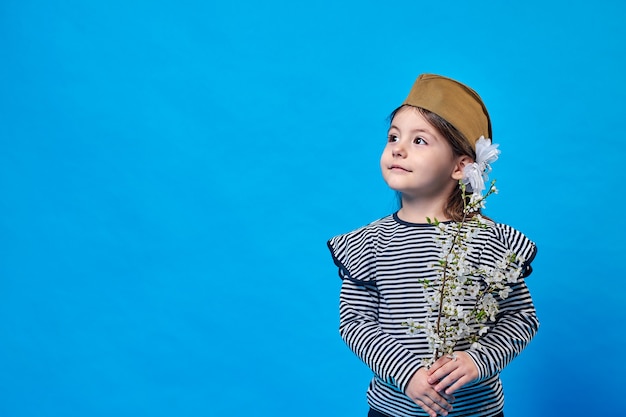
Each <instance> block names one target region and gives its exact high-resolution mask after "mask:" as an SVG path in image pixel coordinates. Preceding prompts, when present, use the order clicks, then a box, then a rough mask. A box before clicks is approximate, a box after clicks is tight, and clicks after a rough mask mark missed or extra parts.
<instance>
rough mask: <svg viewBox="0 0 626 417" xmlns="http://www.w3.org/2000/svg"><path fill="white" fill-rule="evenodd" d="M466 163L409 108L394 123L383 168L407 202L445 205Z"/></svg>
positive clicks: (389, 181) (386, 176)
mask: <svg viewBox="0 0 626 417" xmlns="http://www.w3.org/2000/svg"><path fill="white" fill-rule="evenodd" d="M464 160H465V158H464V157H458V156H455V155H454V154H453V152H452V148H451V147H450V144H449V143H448V141H447V140H446V139H445V138H444V137H443V136H442V135H441V133H439V131H438V130H437V129H435V128H434V127H433V126H432V125H431V124H430V123H428V121H426V119H425V118H424V116H422V114H421V113H420V112H419V110H417V109H416V108H414V107H409V106H407V107H404V108H402V109H400V110H399V111H398V112H397V113H396V114H395V116H394V118H393V120H392V121H391V127H390V128H389V133H388V137H387V146H385V149H384V151H383V154H382V156H381V158H380V167H381V169H382V174H383V178H384V179H385V182H386V183H387V185H388V186H389V187H390V188H391V189H393V190H395V191H399V192H400V193H402V195H403V198H412V199H422V200H424V199H428V200H431V201H438V200H441V201H442V202H445V201H446V200H447V199H448V197H449V196H450V193H451V192H452V191H453V189H454V187H456V186H458V182H459V180H460V179H461V178H462V175H463V163H462V161H464Z"/></svg>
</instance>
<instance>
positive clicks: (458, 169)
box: [452, 155, 474, 181]
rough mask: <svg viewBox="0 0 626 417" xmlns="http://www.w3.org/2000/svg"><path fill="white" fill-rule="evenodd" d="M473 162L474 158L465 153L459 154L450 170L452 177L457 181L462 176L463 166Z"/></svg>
mask: <svg viewBox="0 0 626 417" xmlns="http://www.w3.org/2000/svg"><path fill="white" fill-rule="evenodd" d="M473 162H474V160H473V159H472V158H470V157H469V156H467V155H462V156H459V157H458V158H457V160H456V165H455V166H454V171H452V179H454V180H457V181H459V180H460V179H461V178H463V168H465V166H466V165H469V164H471V163H473Z"/></svg>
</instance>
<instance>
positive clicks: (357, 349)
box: [339, 279, 422, 392]
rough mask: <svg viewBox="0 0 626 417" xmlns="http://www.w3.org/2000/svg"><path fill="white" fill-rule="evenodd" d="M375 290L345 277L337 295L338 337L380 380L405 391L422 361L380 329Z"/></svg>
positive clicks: (376, 292) (368, 285) (376, 291)
mask: <svg viewBox="0 0 626 417" xmlns="http://www.w3.org/2000/svg"><path fill="white" fill-rule="evenodd" d="M378 297H379V294H378V290H377V289H376V286H375V285H373V284H372V283H368V284H367V285H365V284H363V283H358V282H354V281H352V280H350V279H344V280H343V283H342V286H341V294H340V325H339V331H340V334H341V337H342V338H343V340H344V341H345V342H346V344H347V345H348V347H349V348H350V349H351V350H352V351H353V352H354V353H355V354H356V355H357V356H358V357H359V358H361V360H362V361H363V362H365V363H366V364H367V366H369V368H370V369H371V370H372V371H373V372H374V374H376V375H377V376H378V377H379V378H380V379H382V380H383V381H385V382H386V383H388V384H391V385H394V386H395V387H397V389H398V390H399V391H401V392H404V391H405V389H406V386H407V384H408V383H409V381H410V380H411V377H412V376H413V374H414V373H415V372H416V371H417V370H418V369H419V368H420V367H422V362H421V360H420V359H419V358H418V357H417V356H416V355H415V354H414V353H412V352H410V351H409V350H408V349H406V348H405V347H404V346H403V345H402V344H401V343H399V342H398V341H397V340H395V339H394V338H393V337H391V336H390V335H388V334H386V333H385V332H383V331H382V330H381V328H380V326H379V323H378Z"/></svg>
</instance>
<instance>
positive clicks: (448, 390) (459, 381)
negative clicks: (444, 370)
mask: <svg viewBox="0 0 626 417" xmlns="http://www.w3.org/2000/svg"><path fill="white" fill-rule="evenodd" d="M468 382H469V378H467V377H461V378H459V379H457V380H456V381H455V382H454V384H452V385H450V386H449V387H448V388H446V390H445V391H444V392H445V393H446V394H448V395H452V394H454V392H455V391H456V390H458V389H459V388H461V387H462V386H463V385H465V384H466V383H468Z"/></svg>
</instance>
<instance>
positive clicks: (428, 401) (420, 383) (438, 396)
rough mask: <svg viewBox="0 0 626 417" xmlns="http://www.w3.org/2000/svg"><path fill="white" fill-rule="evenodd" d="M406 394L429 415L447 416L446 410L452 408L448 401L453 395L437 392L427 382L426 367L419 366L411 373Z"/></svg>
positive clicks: (451, 399) (433, 416)
mask: <svg viewBox="0 0 626 417" xmlns="http://www.w3.org/2000/svg"><path fill="white" fill-rule="evenodd" d="M406 395H408V396H409V398H411V399H412V400H413V401H414V402H415V404H417V405H419V406H420V407H422V409H423V410H424V411H426V412H427V413H428V414H429V415H430V416H431V417H437V415H442V416H447V415H448V412H449V411H450V410H452V405H450V403H451V402H452V401H454V397H453V396H451V395H447V394H445V393H443V394H442V393H439V392H437V391H436V390H435V389H434V387H433V385H431V384H429V383H428V371H427V370H426V368H420V369H419V370H418V371H417V372H415V374H413V376H412V377H411V380H410V381H409V384H408V385H407V388H406Z"/></svg>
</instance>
